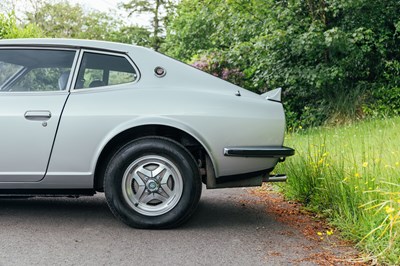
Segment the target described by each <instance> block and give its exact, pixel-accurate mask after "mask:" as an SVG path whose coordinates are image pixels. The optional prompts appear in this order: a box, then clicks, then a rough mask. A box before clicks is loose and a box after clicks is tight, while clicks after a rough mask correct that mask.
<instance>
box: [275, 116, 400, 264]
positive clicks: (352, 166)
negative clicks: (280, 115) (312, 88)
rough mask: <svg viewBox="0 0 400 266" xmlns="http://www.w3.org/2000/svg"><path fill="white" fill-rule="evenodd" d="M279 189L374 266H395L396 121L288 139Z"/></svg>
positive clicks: (399, 167)
mask: <svg viewBox="0 0 400 266" xmlns="http://www.w3.org/2000/svg"><path fill="white" fill-rule="evenodd" d="M285 144H286V145H287V146H290V147H293V148H295V149H296V155H295V156H294V157H291V158H288V159H287V161H286V162H285V163H283V164H280V165H279V167H278V168H277V170H276V172H285V173H286V174H288V176H289V178H288V182H287V184H285V185H283V186H282V189H283V191H284V194H285V195H286V196H287V197H288V198H292V199H297V200H300V201H301V202H303V203H304V204H306V206H308V207H309V208H310V209H312V210H313V211H316V212H318V213H321V214H323V215H325V216H326V217H327V218H328V219H329V221H330V222H331V223H332V224H333V225H335V226H336V227H337V228H338V229H340V230H341V232H342V234H343V235H344V236H345V237H346V238H348V239H351V240H354V241H356V242H357V243H358V244H357V245H358V246H359V247H360V248H362V249H363V250H364V251H366V252H367V253H369V254H371V256H374V257H375V258H376V259H377V260H378V261H379V262H381V263H387V264H394V265H399V264H400V118H392V119H385V120H373V121H364V122H360V123H357V124H354V125H349V126H341V127H334V128H315V129H311V130H307V131H302V130H300V131H299V132H296V133H292V134H289V135H288V136H287V140H286V143H285Z"/></svg>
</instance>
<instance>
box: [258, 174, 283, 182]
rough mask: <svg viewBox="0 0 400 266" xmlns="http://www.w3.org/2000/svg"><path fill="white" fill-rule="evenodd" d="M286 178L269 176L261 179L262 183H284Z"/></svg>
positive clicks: (279, 175) (280, 175) (278, 175)
mask: <svg viewBox="0 0 400 266" xmlns="http://www.w3.org/2000/svg"><path fill="white" fill-rule="evenodd" d="M286 179H287V176H286V175H285V174H277V175H270V176H268V177H264V178H263V182H286Z"/></svg>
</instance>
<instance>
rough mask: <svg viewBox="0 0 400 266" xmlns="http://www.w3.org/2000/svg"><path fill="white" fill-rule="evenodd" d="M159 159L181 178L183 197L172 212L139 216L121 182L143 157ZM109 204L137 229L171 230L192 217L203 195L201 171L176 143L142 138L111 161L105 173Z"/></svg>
mask: <svg viewBox="0 0 400 266" xmlns="http://www.w3.org/2000/svg"><path fill="white" fill-rule="evenodd" d="M151 155H157V156H161V157H164V158H166V159H167V160H169V161H171V162H172V163H173V164H175V166H176V167H177V169H178V171H179V172H180V174H181V176H182V182H183V189H182V195H181V197H180V199H179V201H178V203H177V204H176V205H175V207H174V208H173V209H171V210H170V211H168V212H167V213H164V214H162V215H158V216H146V215H143V214H140V213H138V212H136V211H135V210H134V209H133V208H132V207H131V206H130V205H129V203H128V202H127V201H126V199H125V198H124V196H123V192H122V180H123V176H124V173H125V171H126V169H127V168H128V167H129V166H130V165H131V163H132V162H134V161H135V160H137V159H138V158H141V157H143V156H151ZM104 188H105V195H106V198H107V202H108V203H109V205H110V208H111V210H112V212H113V213H114V215H115V216H117V217H118V218H119V219H121V220H122V221H123V222H124V223H126V224H128V225H129V226H132V227H135V228H171V227H176V226H178V225H180V224H181V223H183V222H184V221H186V220H187V219H188V218H189V217H190V216H191V214H192V213H193V211H194V209H195V207H196V205H197V202H198V200H199V198H200V193H201V181H200V175H199V169H198V167H197V166H196V163H195V160H194V158H193V157H192V155H191V154H190V153H189V152H188V151H187V149H186V148H184V147H183V146H182V145H180V144H179V143H177V142H174V141H171V140H168V139H164V138H142V139H138V140H135V141H132V142H130V143H128V144H127V145H125V146H124V147H122V148H121V149H120V150H119V151H118V152H116V154H115V155H114V156H113V158H112V159H111V161H110V163H109V165H108V167H107V169H106V173H105V179H104Z"/></svg>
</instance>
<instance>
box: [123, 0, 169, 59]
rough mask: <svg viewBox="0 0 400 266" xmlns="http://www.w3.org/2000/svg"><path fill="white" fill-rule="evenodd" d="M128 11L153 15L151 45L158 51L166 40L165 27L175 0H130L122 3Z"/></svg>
mask: <svg viewBox="0 0 400 266" xmlns="http://www.w3.org/2000/svg"><path fill="white" fill-rule="evenodd" d="M122 6H123V7H124V8H125V9H126V10H127V11H129V16H132V15H133V14H135V13H139V14H142V13H145V14H150V15H151V17H152V18H151V22H152V35H151V47H152V48H153V49H154V50H155V51H158V50H159V49H160V47H161V44H162V43H163V40H164V36H163V34H164V28H165V23H166V22H167V19H168V14H169V12H171V9H172V8H173V6H174V5H173V1H171V0H149V1H147V0H130V1H129V2H128V3H126V4H123V5H122Z"/></svg>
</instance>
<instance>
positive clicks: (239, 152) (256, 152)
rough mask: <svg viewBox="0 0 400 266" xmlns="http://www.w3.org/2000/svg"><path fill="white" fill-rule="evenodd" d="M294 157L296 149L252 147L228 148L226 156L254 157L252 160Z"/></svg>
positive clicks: (225, 152)
mask: <svg viewBox="0 0 400 266" xmlns="http://www.w3.org/2000/svg"><path fill="white" fill-rule="evenodd" d="M292 155H294V149H292V148H289V147H284V146H283V147H274V146H256V147H255V146H252V147H227V148H224V156H231V157H252V158H286V157H289V156H292Z"/></svg>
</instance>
